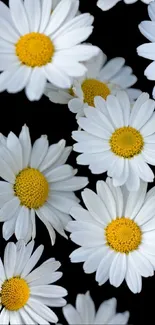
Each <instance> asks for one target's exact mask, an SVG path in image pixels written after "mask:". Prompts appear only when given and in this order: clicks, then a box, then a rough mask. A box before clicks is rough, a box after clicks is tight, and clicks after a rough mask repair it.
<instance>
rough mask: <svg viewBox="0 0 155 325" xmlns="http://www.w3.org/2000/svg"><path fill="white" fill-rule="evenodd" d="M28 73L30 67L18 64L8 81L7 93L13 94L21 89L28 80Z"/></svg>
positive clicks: (29, 72) (29, 73)
mask: <svg viewBox="0 0 155 325" xmlns="http://www.w3.org/2000/svg"><path fill="white" fill-rule="evenodd" d="M30 75H31V68H28V67H25V66H24V65H21V66H19V68H18V69H17V70H16V72H15V73H14V75H13V76H12V78H11V79H10V81H9V83H8V86H7V91H8V93H12V94H14V93H16V92H19V91H21V90H23V89H24V88H25V86H26V85H27V83H28V81H29V77H30Z"/></svg>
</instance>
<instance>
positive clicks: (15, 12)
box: [9, 0, 29, 35]
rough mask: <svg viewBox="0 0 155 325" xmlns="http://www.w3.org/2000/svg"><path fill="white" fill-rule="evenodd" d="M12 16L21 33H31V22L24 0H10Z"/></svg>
mask: <svg viewBox="0 0 155 325" xmlns="http://www.w3.org/2000/svg"><path fill="white" fill-rule="evenodd" d="M9 6H10V11H11V17H12V20H13V22H14V25H15V26H16V28H17V30H18V32H19V33H20V35H23V34H27V33H29V24H28V20H27V15H26V12H25V8H24V4H23V1H22V0H17V1H16V2H14V1H13V0H10V1H9Z"/></svg>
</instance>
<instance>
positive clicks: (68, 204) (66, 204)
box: [48, 194, 78, 213]
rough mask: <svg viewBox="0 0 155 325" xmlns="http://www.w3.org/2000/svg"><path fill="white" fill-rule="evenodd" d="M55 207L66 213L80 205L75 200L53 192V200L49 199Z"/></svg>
mask: <svg viewBox="0 0 155 325" xmlns="http://www.w3.org/2000/svg"><path fill="white" fill-rule="evenodd" d="M48 202H49V203H50V205H52V206H53V207H54V208H56V209H58V210H60V211H61V212H64V213H69V212H70V210H71V208H72V207H74V206H76V205H78V203H76V202H75V201H74V200H70V199H67V198H66V197H61V196H59V195H55V194H52V195H51V200H49V201H48Z"/></svg>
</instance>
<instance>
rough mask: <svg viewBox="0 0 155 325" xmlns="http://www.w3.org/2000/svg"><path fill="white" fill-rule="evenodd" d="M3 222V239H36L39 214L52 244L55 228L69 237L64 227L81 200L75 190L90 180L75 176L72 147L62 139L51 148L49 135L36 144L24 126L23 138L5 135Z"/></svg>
mask: <svg viewBox="0 0 155 325" xmlns="http://www.w3.org/2000/svg"><path fill="white" fill-rule="evenodd" d="M0 141H1V146H0V176H1V177H2V178H3V179H4V180H5V182H4V181H0V190H1V191H0V222H3V221H4V225H3V237H4V238H5V239H6V240H8V239H9V238H10V237H11V236H12V235H13V234H14V233H15V236H16V238H17V239H18V240H19V239H24V240H26V241H29V240H30V239H31V237H32V238H35V237H36V216H35V215H37V216H38V218H39V219H40V220H41V221H42V222H43V223H44V225H45V226H46V227H47V230H48V232H49V235H50V237H51V242H52V244H54V243H55V236H56V235H55V231H54V229H55V230H56V231H57V232H58V233H59V234H61V235H62V236H64V237H67V236H66V234H65V232H64V228H65V226H66V224H67V223H68V221H69V220H70V216H69V211H70V208H71V207H72V206H75V205H77V204H78V199H77V197H76V196H75V194H74V191H77V190H79V189H81V188H83V187H84V186H86V185H87V184H88V179H87V178H86V177H78V176H75V175H76V173H77V169H73V168H72V167H71V166H70V165H68V164H65V163H66V160H67V158H68V156H69V154H70V152H71V149H72V148H71V147H66V148H65V141H64V140H61V141H59V142H58V143H56V144H53V145H51V146H49V142H48V139H47V136H46V135H43V136H41V137H40V138H39V139H37V140H36V141H35V143H34V145H33V146H32V145H31V139H30V134H29V129H28V127H27V126H26V125H24V126H23V128H22V130H21V133H20V135H19V138H18V137H17V136H16V135H15V134H14V133H12V132H10V133H9V135H8V137H7V138H5V137H3V136H2V135H1V138H0Z"/></svg>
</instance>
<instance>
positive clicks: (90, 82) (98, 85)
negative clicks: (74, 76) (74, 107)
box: [81, 79, 110, 106]
mask: <svg viewBox="0 0 155 325" xmlns="http://www.w3.org/2000/svg"><path fill="white" fill-rule="evenodd" d="M81 87H82V90H83V94H84V102H85V103H88V105H89V106H94V97H95V96H101V97H102V98H104V99H106V98H107V96H108V95H110V89H109V88H108V86H107V85H106V84H105V83H103V82H101V81H99V80H96V79H86V80H85V81H84V82H83V83H82V86H81Z"/></svg>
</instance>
